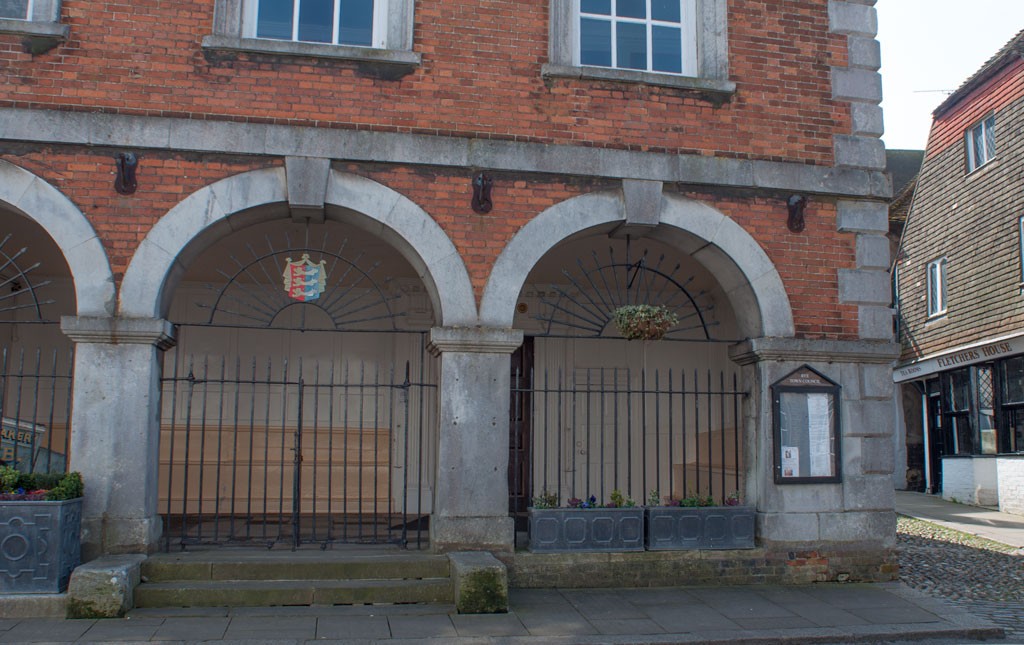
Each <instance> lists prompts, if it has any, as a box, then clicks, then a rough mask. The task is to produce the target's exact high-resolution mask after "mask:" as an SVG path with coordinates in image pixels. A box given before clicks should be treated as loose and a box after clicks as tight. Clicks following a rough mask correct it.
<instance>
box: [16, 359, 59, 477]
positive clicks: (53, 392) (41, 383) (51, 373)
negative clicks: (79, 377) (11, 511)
mask: <svg viewBox="0 0 1024 645" xmlns="http://www.w3.org/2000/svg"><path fill="white" fill-rule="evenodd" d="M74 364H75V361H74V352H73V350H72V349H71V348H67V349H55V348H46V349H42V348H36V349H28V348H25V347H21V346H16V347H3V348H2V349H0V461H2V462H3V464H5V465H8V466H14V467H15V468H17V469H18V470H20V471H22V472H63V471H65V470H66V469H67V461H68V460H67V456H68V452H69V449H70V445H71V434H70V427H71V383H72V375H73V373H74Z"/></svg>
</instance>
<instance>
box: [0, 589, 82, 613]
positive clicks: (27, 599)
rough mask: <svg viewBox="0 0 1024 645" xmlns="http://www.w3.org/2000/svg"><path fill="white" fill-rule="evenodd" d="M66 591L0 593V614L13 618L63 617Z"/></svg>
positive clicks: (65, 611) (66, 598)
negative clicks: (50, 592)
mask: <svg viewBox="0 0 1024 645" xmlns="http://www.w3.org/2000/svg"><path fill="white" fill-rule="evenodd" d="M67 601H68V595H67V594H66V593H53V594H43V593H28V594H3V595H0V616H3V617H4V618H6V619H15V618H64V617H65V615H66V614H67V609H66V606H67Z"/></svg>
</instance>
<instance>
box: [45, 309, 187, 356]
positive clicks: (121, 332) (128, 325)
mask: <svg viewBox="0 0 1024 645" xmlns="http://www.w3.org/2000/svg"><path fill="white" fill-rule="evenodd" d="M60 330H61V331H62V332H64V335H65V336H67V337H68V338H70V339H71V340H73V341H75V342H76V343H98V344H107V345H154V346H155V347H156V348H157V349H161V350H165V349H170V348H171V347H174V344H175V342H176V339H175V337H174V325H173V324H171V323H170V322H169V321H167V320H163V319H161V318H107V317H101V316H62V317H61V319H60Z"/></svg>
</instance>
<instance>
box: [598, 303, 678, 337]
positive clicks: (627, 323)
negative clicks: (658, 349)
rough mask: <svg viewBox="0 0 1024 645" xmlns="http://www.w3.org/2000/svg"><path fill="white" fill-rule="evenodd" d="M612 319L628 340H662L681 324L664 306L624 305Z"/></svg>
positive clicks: (615, 312) (614, 313) (613, 314)
mask: <svg viewBox="0 0 1024 645" xmlns="http://www.w3.org/2000/svg"><path fill="white" fill-rule="evenodd" d="M612 319H613V320H614V321H615V326H616V327H617V328H618V330H619V333H620V334H622V337H623V338H625V339H626V340H661V339H662V338H664V336H665V334H666V333H668V330H670V329H672V328H673V327H674V326H675V325H676V324H677V323H678V322H679V316H677V315H675V314H674V313H672V312H671V311H669V310H668V308H666V307H665V306H664V305H624V306H622V307H619V308H618V309H616V310H615V311H614V312H612Z"/></svg>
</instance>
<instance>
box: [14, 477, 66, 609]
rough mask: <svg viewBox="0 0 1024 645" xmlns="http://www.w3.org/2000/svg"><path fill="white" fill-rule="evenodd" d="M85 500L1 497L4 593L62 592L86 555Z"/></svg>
mask: <svg viewBox="0 0 1024 645" xmlns="http://www.w3.org/2000/svg"><path fill="white" fill-rule="evenodd" d="M81 528H82V498H81V497H79V498H78V499H71V500H67V501H62V502H22V501H18V502H14V501H0V593H5V594H26V593H60V592H62V591H64V590H65V589H67V586H68V579H69V578H70V577H71V572H72V571H73V570H74V569H75V567H77V566H78V565H79V563H80V562H81V559H82V547H81V537H80V535H79V533H80V531H81Z"/></svg>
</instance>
